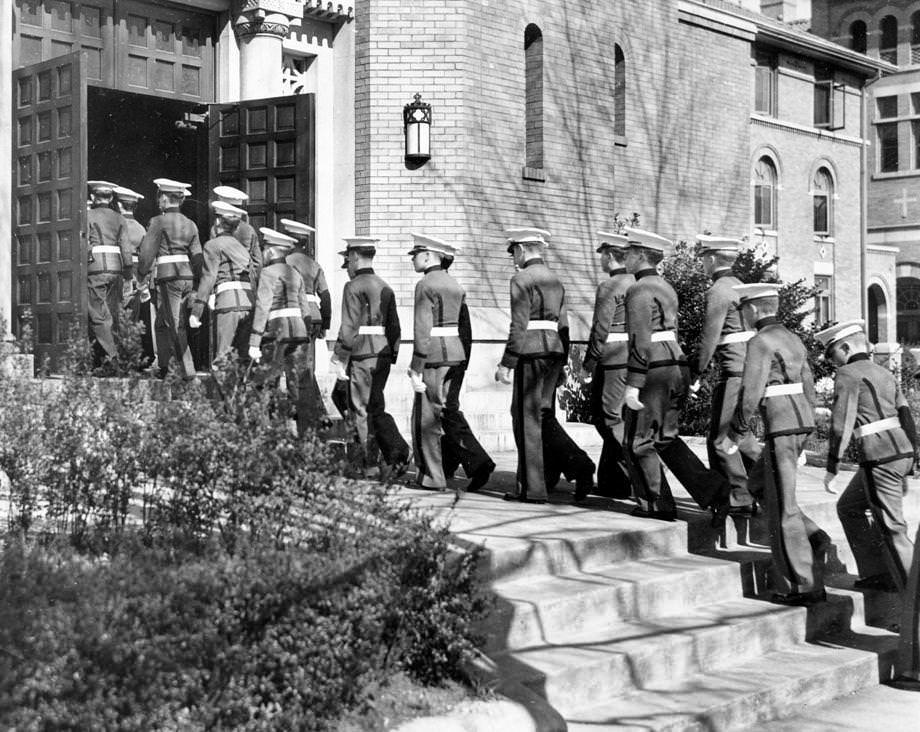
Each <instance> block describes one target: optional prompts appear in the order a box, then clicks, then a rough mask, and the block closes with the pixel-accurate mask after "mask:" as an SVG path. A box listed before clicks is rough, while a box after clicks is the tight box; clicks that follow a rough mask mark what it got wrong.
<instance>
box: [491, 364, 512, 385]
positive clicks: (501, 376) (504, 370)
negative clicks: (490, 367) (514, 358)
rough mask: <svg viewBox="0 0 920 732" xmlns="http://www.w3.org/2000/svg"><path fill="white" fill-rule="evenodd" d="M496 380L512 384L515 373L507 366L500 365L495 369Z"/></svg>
mask: <svg viewBox="0 0 920 732" xmlns="http://www.w3.org/2000/svg"><path fill="white" fill-rule="evenodd" d="M495 380H496V381H498V382H500V383H502V384H510V383H511V382H512V380H513V373H512V371H511V369H509V368H508V367H507V366H499V367H498V368H497V369H495Z"/></svg>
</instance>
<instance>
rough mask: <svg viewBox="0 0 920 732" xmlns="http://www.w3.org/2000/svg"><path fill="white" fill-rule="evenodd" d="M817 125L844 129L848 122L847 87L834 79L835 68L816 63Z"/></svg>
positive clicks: (830, 128)
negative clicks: (846, 113) (846, 114)
mask: <svg viewBox="0 0 920 732" xmlns="http://www.w3.org/2000/svg"><path fill="white" fill-rule="evenodd" d="M814 103H815V114H814V118H815V127H824V128H827V129H829V130H839V129H842V128H843V127H844V126H845V124H846V118H845V112H846V87H845V86H844V85H843V84H840V83H836V82H835V81H834V69H833V68H832V67H830V66H828V65H826V64H815V91H814Z"/></svg>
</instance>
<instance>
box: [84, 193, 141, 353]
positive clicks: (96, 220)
mask: <svg viewBox="0 0 920 732" xmlns="http://www.w3.org/2000/svg"><path fill="white" fill-rule="evenodd" d="M88 185H89V189H90V193H91V199H92V207H91V208H90V210H89V211H88V212H87V214H86V228H87V237H86V240H87V245H88V247H89V252H88V254H87V261H88V263H87V267H86V282H87V303H86V310H87V315H88V318H89V327H90V342H91V343H92V344H93V363H94V365H95V366H100V365H102V364H103V363H104V362H105V361H106V360H107V359H111V358H114V357H115V356H116V355H117V349H116V346H115V335H114V331H115V330H117V327H118V322H119V320H120V318H121V309H122V302H123V296H124V279H125V278H130V277H132V276H133V265H132V262H131V254H132V252H131V245H130V243H129V241H128V235H127V222H126V221H125V219H124V217H123V216H121V214H118V213H116V212H115V211H114V210H113V209H112V197H113V195H114V189H115V187H116V186H115V184H114V183H109V182H108V181H104V180H91V181H89V183H88Z"/></svg>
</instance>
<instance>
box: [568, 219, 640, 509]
mask: <svg viewBox="0 0 920 732" xmlns="http://www.w3.org/2000/svg"><path fill="white" fill-rule="evenodd" d="M598 238H599V239H600V246H598V248H597V250H596V251H597V253H598V254H600V255H601V269H602V270H603V271H604V272H606V273H607V275H608V277H607V279H605V280H604V281H603V282H601V283H600V284H599V285H598V286H597V293H596V294H595V296H594V319H593V321H592V324H591V336H590V339H589V340H588V348H587V350H586V352H585V360H584V364H583V366H584V369H585V371H587V372H588V373H589V374H591V376H592V378H591V417H592V420H593V422H594V426H595V427H596V428H597V431H598V432H599V433H600V436H601V437H602V438H603V440H604V446H603V448H602V450H601V459H600V463H599V464H598V466H597V492H598V493H600V494H601V495H605V496H609V497H611V498H628V497H629V495H630V493H631V488H630V483H629V469H628V468H627V466H626V454H625V453H624V452H623V392H624V390H625V389H626V358H627V355H628V353H629V344H628V341H629V335H628V334H627V333H626V291H627V290H628V289H629V288H630V287H631V286H632V285H633V284H635V282H636V278H635V277H633V276H632V275H631V274H629V273H627V271H626V267H625V266H624V265H623V261H624V260H625V258H626V250H627V249H628V248H629V242H628V240H627V238H626V237H625V236H621V235H620V234H611V233H608V232H606V231H599V232H598ZM582 497H583V496H580V495H577V496H576V498H582Z"/></svg>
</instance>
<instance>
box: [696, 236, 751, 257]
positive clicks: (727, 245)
mask: <svg viewBox="0 0 920 732" xmlns="http://www.w3.org/2000/svg"><path fill="white" fill-rule="evenodd" d="M696 240H697V241H698V242H699V243H700V250H699V253H700V254H705V253H706V252H739V251H741V240H740V239H735V238H733V237H730V236H715V235H713V234H697V235H696Z"/></svg>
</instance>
